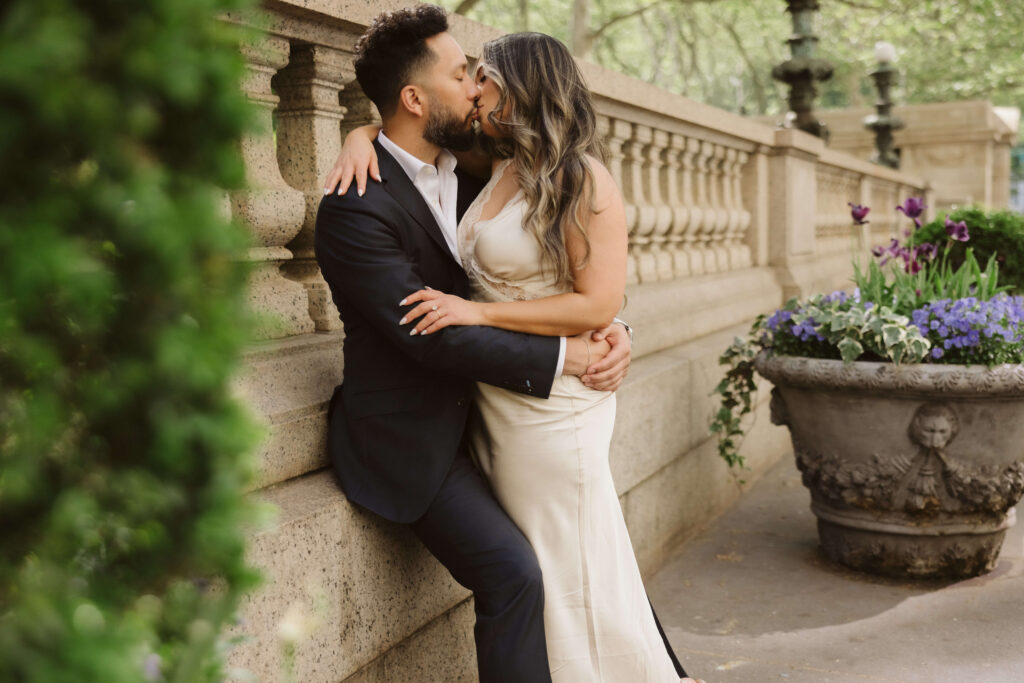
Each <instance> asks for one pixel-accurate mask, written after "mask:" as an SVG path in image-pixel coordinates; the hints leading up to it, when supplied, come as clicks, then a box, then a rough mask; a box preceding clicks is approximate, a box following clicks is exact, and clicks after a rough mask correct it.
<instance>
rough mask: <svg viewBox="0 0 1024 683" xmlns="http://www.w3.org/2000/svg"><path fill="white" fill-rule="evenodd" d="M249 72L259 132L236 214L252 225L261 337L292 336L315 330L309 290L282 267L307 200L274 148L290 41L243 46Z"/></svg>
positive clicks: (235, 200) (235, 197) (248, 143)
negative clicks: (278, 90) (280, 77)
mask: <svg viewBox="0 0 1024 683" xmlns="http://www.w3.org/2000/svg"><path fill="white" fill-rule="evenodd" d="M242 53H243V54H244V56H245V59H246V62H247V66H248V71H247V74H246V77H245V80H244V81H243V83H242V88H243V90H244V91H245V94H246V95H247V96H248V97H249V99H250V100H251V101H252V102H253V103H254V104H255V105H256V106H257V111H258V114H257V115H258V117H259V123H260V124H262V125H261V126H260V132H259V133H253V134H249V135H247V136H246V137H245V138H244V139H243V140H242V141H241V146H242V150H241V151H242V158H243V161H244V163H245V171H246V180H247V189H246V190H243V191H238V192H232V193H231V194H230V203H231V212H232V215H233V216H234V218H236V219H238V220H240V221H242V222H244V223H245V224H246V225H248V226H249V229H250V230H251V232H252V236H253V246H252V247H251V248H250V249H249V250H248V251H247V253H246V258H247V259H248V260H249V261H251V262H252V264H253V269H252V274H251V276H250V287H249V299H250V305H251V306H252V308H253V309H254V310H255V311H256V312H257V314H259V315H260V317H261V322H260V325H259V327H258V329H257V330H256V337H257V338H259V339H271V338H279V337H288V336H292V335H296V334H303V333H306V332H312V331H313V329H314V325H313V321H312V320H311V319H310V317H309V313H308V306H307V304H306V292H305V289H304V288H303V286H302V285H301V284H299V283H297V282H294V281H292V280H289V279H287V278H285V277H284V276H283V275H282V273H281V267H282V265H284V264H287V263H289V262H290V261H291V260H292V253H291V252H290V251H289V250H288V249H286V248H285V245H287V244H288V243H289V242H291V241H292V239H294V238H295V236H296V235H297V234H298V233H299V231H300V230H301V229H302V225H303V218H304V216H305V212H306V201H305V198H304V197H303V195H302V193H301V192H300V191H298V190H296V189H295V188H293V187H290V186H289V185H288V183H286V182H285V180H284V178H283V177H281V171H280V169H279V167H278V162H277V154H276V152H275V149H274V138H273V135H272V133H271V131H272V128H273V123H272V117H273V112H274V108H275V107H276V106H277V104H278V98H277V96H276V95H275V94H274V93H273V91H272V89H271V78H272V77H273V76H274V74H275V73H276V72H277V70H278V69H280V68H281V67H283V66H284V65H285V64H287V63H288V53H289V45H288V41H287V40H285V39H284V38H279V37H276V36H269V35H263V36H261V37H260V38H258V39H257V40H255V41H254V42H249V43H246V44H244V45H243V46H242Z"/></svg>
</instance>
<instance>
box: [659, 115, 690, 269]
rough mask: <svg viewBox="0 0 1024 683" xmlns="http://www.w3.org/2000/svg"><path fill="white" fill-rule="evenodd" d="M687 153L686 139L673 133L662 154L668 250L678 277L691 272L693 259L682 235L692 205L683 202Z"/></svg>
mask: <svg viewBox="0 0 1024 683" xmlns="http://www.w3.org/2000/svg"><path fill="white" fill-rule="evenodd" d="M685 153H686V138H685V137H683V136H682V135H678V134H676V133H673V134H672V135H671V137H670V138H669V143H668V148H667V149H664V150H662V152H661V155H662V159H663V160H664V165H665V175H664V176H663V177H664V182H665V197H666V200H667V201H668V205H669V209H670V210H671V212H672V225H671V227H670V228H669V232H668V243H669V244H668V249H669V253H670V255H671V256H672V273H673V275H674V276H675V277H677V278H679V277H686V276H687V275H689V274H690V262H689V259H688V258H687V255H686V249H685V244H684V241H683V240H684V237H683V234H684V233H685V232H686V223H687V221H689V219H690V211H689V208H688V207H687V206H686V205H685V204H684V203H683V199H682V191H683V187H682V184H683V174H684V172H688V171H684V169H683V156H684V155H685Z"/></svg>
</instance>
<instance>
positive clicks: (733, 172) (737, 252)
mask: <svg viewBox="0 0 1024 683" xmlns="http://www.w3.org/2000/svg"><path fill="white" fill-rule="evenodd" d="M729 154H730V157H729V159H728V161H729V166H728V169H729V172H728V174H727V176H726V183H727V187H728V188H729V194H728V196H729V229H728V244H729V265H730V266H731V267H732V268H749V267H750V265H751V262H750V247H749V246H748V245H747V241H746V239H745V236H746V233H747V228H749V227H750V212H749V211H747V210H746V209H745V208H744V206H743V168H744V166H746V164H747V160H748V159H749V158H750V155H749V154H747V153H746V152H742V151H740V150H732V149H731V150H729Z"/></svg>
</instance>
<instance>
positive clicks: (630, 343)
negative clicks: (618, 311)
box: [612, 318, 633, 346]
mask: <svg viewBox="0 0 1024 683" xmlns="http://www.w3.org/2000/svg"><path fill="white" fill-rule="evenodd" d="M612 322H617V323H618V324H620V325H622V326H623V327H625V328H626V334H628V335H629V345H630V346H632V345H633V328H632V327H630V326H629V323H627V322H626V321H625V320H620V319H619V318H616V319H615V320H613V321H612Z"/></svg>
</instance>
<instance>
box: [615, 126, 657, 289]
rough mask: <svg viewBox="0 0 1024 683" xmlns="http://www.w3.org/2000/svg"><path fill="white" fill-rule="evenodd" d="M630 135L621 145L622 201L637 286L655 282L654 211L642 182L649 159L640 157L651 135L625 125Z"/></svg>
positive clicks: (645, 130)
mask: <svg viewBox="0 0 1024 683" xmlns="http://www.w3.org/2000/svg"><path fill="white" fill-rule="evenodd" d="M626 125H627V126H629V127H630V135H629V137H628V138H626V140H625V141H624V142H623V145H622V151H623V166H622V170H623V187H622V191H623V194H624V195H625V198H626V220H627V221H628V223H629V226H630V231H629V233H630V243H631V244H632V246H633V248H632V250H631V251H632V253H633V255H634V258H635V259H636V273H637V277H638V279H639V281H640V282H652V281H654V280H656V279H657V270H658V268H657V263H656V262H655V259H654V254H653V253H652V251H651V244H652V242H651V235H652V234H653V232H654V226H655V222H656V220H655V216H654V207H652V206H650V204H649V203H648V201H647V197H646V192H645V188H644V181H645V180H647V179H649V178H645V176H646V175H647V174H646V173H645V171H646V170H647V165H648V163H649V159H648V158H647V155H646V154H645V153H644V152H645V151H646V150H647V149H648V148H649V147H650V145H651V141H652V139H653V135H652V132H651V129H650V128H649V127H647V126H641V125H638V124H626Z"/></svg>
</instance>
